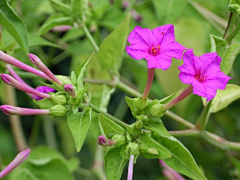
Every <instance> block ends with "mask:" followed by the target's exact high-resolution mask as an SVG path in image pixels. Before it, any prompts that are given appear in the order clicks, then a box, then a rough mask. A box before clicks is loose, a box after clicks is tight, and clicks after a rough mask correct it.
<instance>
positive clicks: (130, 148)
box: [125, 142, 140, 155]
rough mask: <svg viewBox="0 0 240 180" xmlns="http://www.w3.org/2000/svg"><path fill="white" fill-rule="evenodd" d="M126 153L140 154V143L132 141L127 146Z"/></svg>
mask: <svg viewBox="0 0 240 180" xmlns="http://www.w3.org/2000/svg"><path fill="white" fill-rule="evenodd" d="M125 151H126V152H125V153H126V154H128V153H130V154H132V155H139V154H140V152H139V145H138V144H137V143H135V142H130V143H129V144H128V145H127V147H126V150H125Z"/></svg>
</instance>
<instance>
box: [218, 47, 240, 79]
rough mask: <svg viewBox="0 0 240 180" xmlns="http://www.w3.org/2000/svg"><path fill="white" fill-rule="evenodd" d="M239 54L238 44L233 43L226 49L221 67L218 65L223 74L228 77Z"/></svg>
mask: <svg viewBox="0 0 240 180" xmlns="http://www.w3.org/2000/svg"><path fill="white" fill-rule="evenodd" d="M239 53H240V44H234V43H233V44H231V45H230V47H229V48H228V49H227V51H226V53H225V54H224V56H223V59H222V62H221V65H220V68H221V70H222V72H223V73H224V74H226V75H228V73H229V72H230V70H231V69H232V65H233V63H234V61H235V59H236V57H237V55H238V54H239Z"/></svg>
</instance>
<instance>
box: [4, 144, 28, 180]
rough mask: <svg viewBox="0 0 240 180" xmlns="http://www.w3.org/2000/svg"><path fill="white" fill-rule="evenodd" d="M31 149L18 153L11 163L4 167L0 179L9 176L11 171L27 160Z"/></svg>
mask: <svg viewBox="0 0 240 180" xmlns="http://www.w3.org/2000/svg"><path fill="white" fill-rule="evenodd" d="M30 151H31V149H26V150H24V151H22V152H20V153H19V154H18V155H17V156H16V157H15V158H14V159H13V161H12V162H11V163H10V164H9V165H8V166H7V167H5V168H4V169H3V170H2V171H1V172H0V179H1V178H3V177H4V176H6V175H7V174H9V173H10V172H11V171H12V170H14V169H15V168H16V167H18V166H19V165H20V164H21V163H23V162H24V161H25V160H26V159H27V158H28V155H29V153H30Z"/></svg>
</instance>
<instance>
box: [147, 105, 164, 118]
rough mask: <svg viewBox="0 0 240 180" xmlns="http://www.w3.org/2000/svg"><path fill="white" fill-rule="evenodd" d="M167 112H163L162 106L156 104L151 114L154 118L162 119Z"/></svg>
mask: <svg viewBox="0 0 240 180" xmlns="http://www.w3.org/2000/svg"><path fill="white" fill-rule="evenodd" d="M165 112H166V110H165V111H164V110H163V105H162V104H155V105H153V106H152V107H151V109H150V114H151V116H153V117H162V116H163V115H164V114H165Z"/></svg>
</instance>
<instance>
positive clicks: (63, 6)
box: [50, 0, 71, 16]
mask: <svg viewBox="0 0 240 180" xmlns="http://www.w3.org/2000/svg"><path fill="white" fill-rule="evenodd" d="M50 1H51V2H52V4H53V6H54V7H55V8H56V9H57V10H58V11H60V12H61V13H63V14H64V15H65V16H69V15H70V14H71V7H70V6H69V5H67V4H65V3H62V2H61V1H59V0H50Z"/></svg>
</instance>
